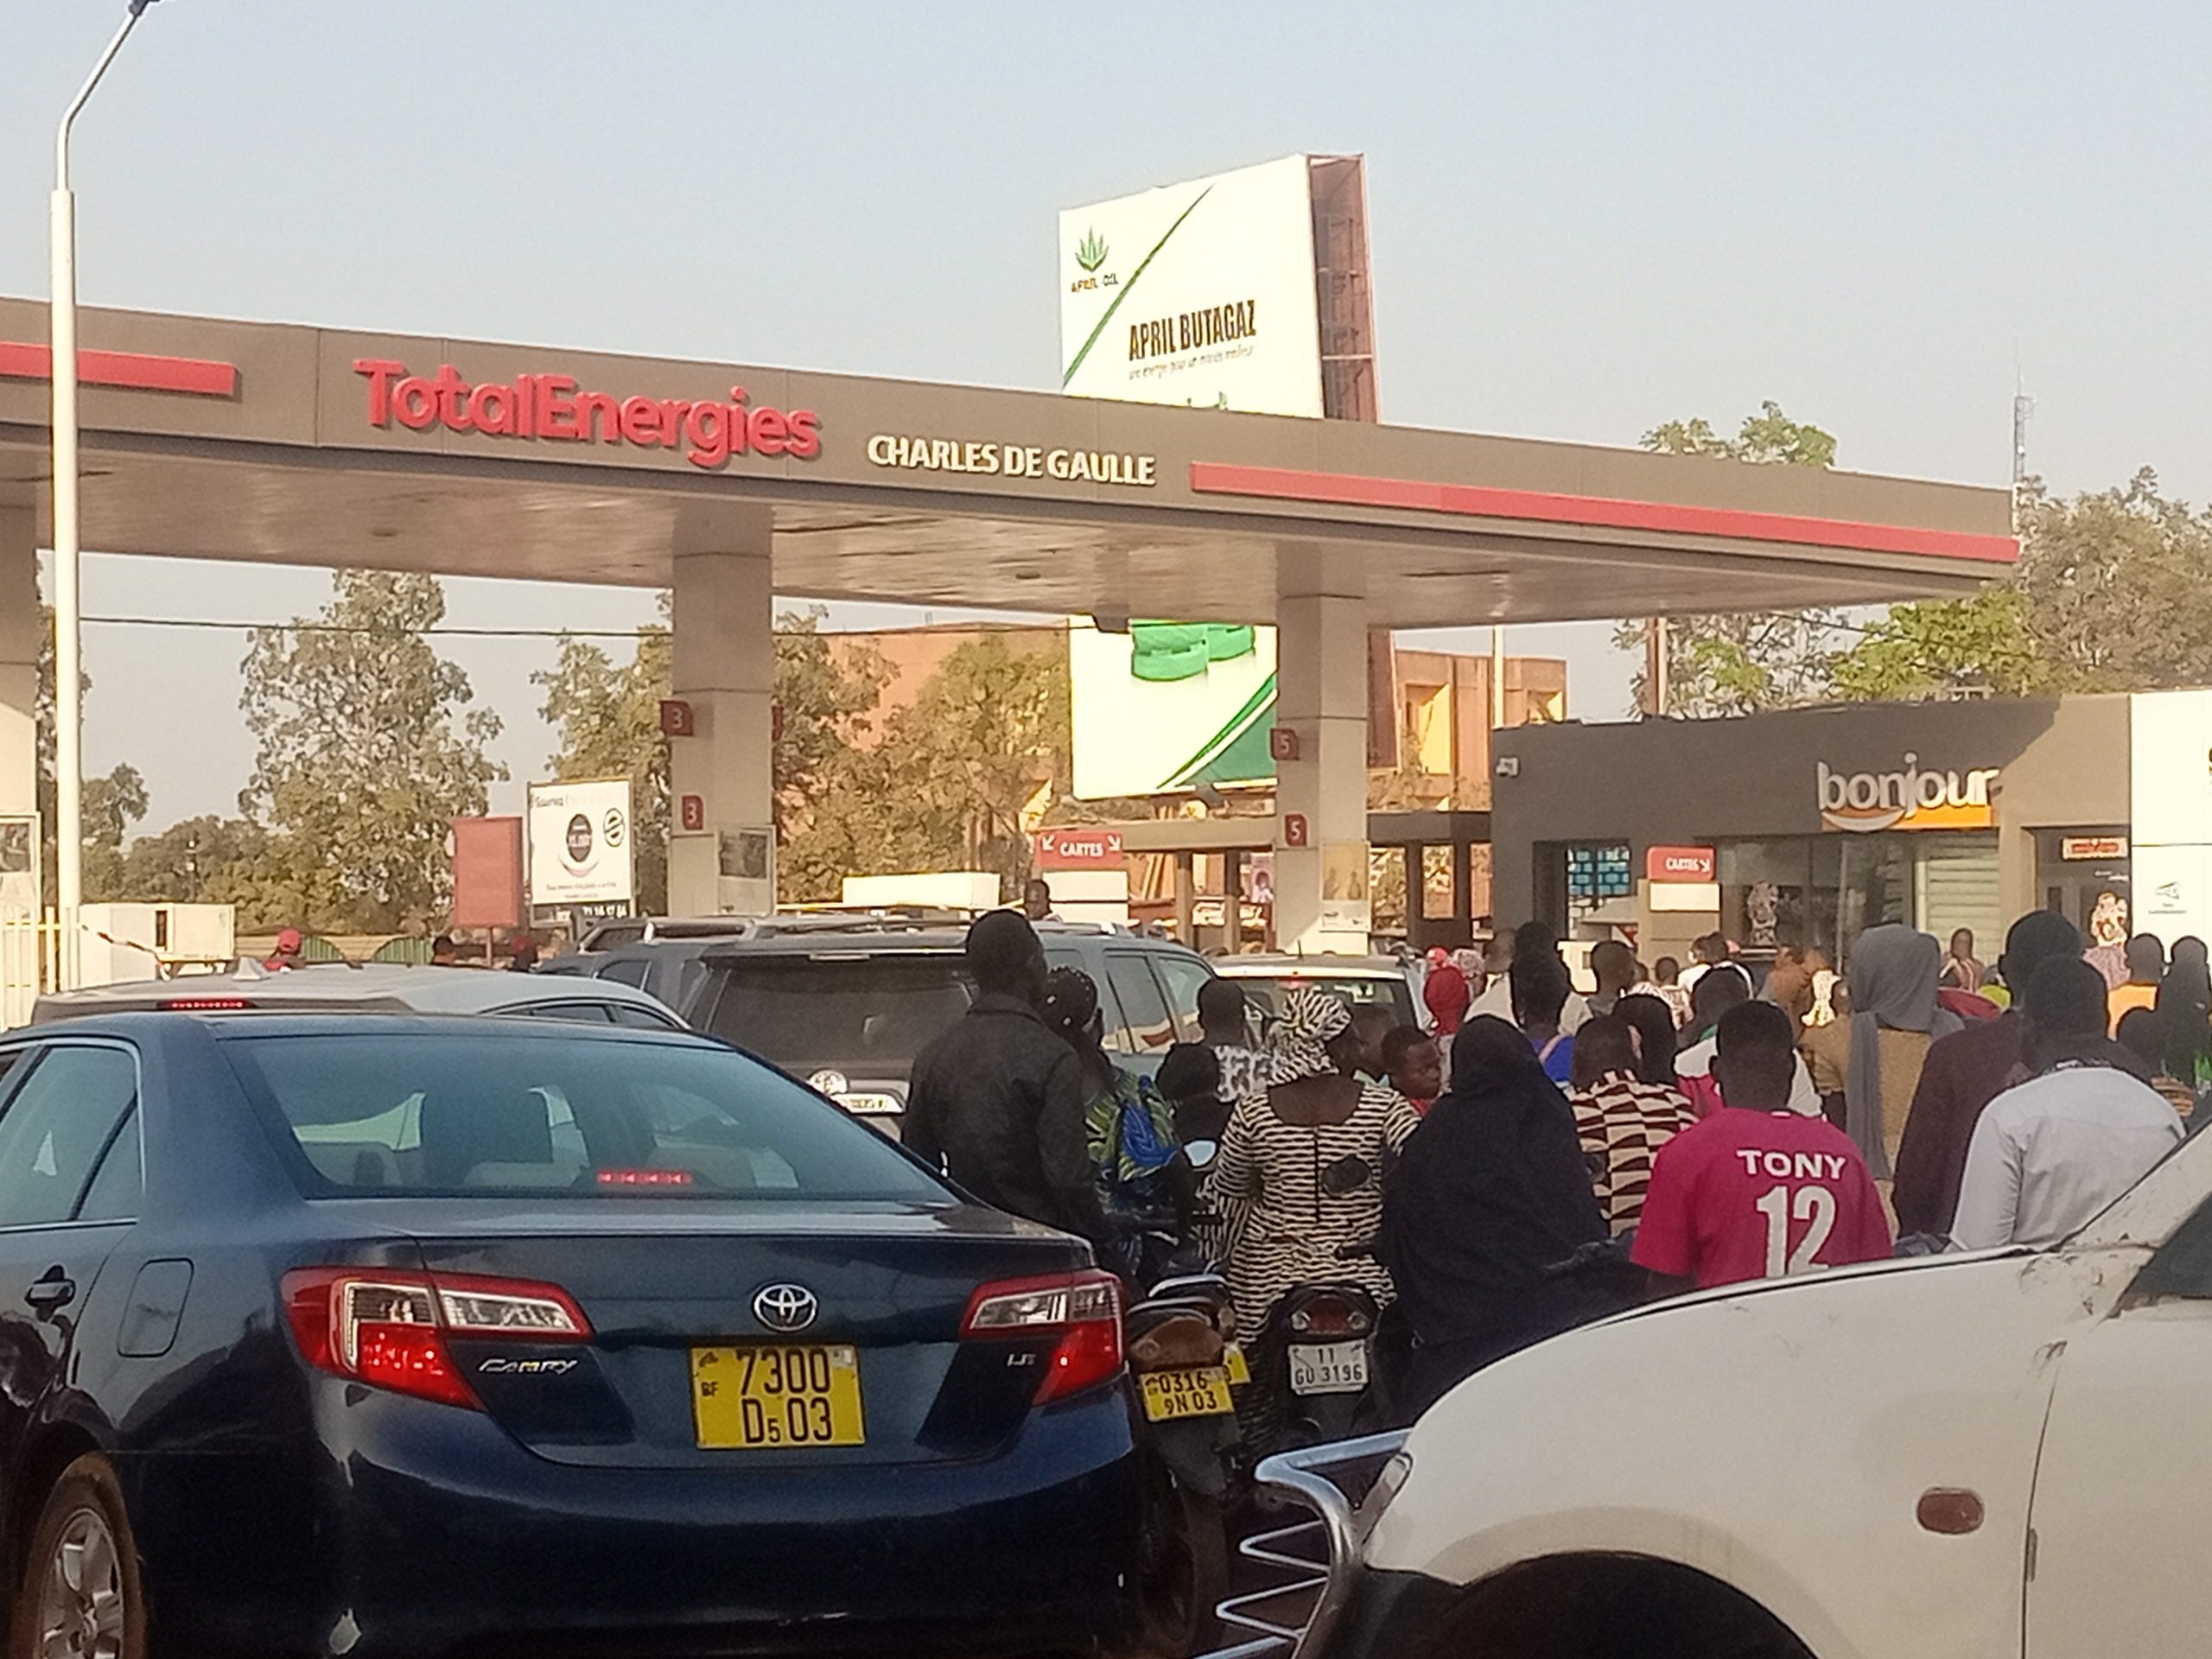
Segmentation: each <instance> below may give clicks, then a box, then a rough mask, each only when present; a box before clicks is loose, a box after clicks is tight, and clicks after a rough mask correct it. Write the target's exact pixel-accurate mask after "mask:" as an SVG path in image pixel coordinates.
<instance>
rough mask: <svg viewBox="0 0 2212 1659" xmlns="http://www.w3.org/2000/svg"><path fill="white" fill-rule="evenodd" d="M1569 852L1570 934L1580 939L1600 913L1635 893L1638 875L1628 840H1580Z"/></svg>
mask: <svg viewBox="0 0 2212 1659" xmlns="http://www.w3.org/2000/svg"><path fill="white" fill-rule="evenodd" d="M1565 851H1566V855H1567V938H1581V937H1582V930H1583V926H1584V925H1585V924H1586V923H1588V922H1590V921H1591V920H1592V918H1593V917H1594V916H1595V915H1596V913H1597V912H1599V911H1601V910H1603V909H1604V908H1605V906H1608V905H1611V904H1613V903H1615V902H1617V901H1618V900H1620V899H1627V898H1629V897H1630V896H1632V895H1633V894H1634V893H1635V892H1636V878H1635V875H1634V874H1633V865H1632V861H1631V860H1630V855H1629V847H1628V843H1627V842H1587V843H1580V844H1577V845H1573V846H1570V847H1568V848H1567V849H1565Z"/></svg>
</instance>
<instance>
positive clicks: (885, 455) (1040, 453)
mask: <svg viewBox="0 0 2212 1659" xmlns="http://www.w3.org/2000/svg"><path fill="white" fill-rule="evenodd" d="M868 461H870V462H871V463H872V464H873V465H874V466H877V467H898V468H900V469H902V470H904V471H906V472H912V473H973V474H977V475H979V476H982V477H989V478H1049V479H1052V480H1055V481H1057V482H1059V483H1063V484H1077V483H1088V484H1126V485H1128V486H1131V487H1132V488H1135V489H1145V490H1148V489H1150V488H1152V486H1154V484H1156V483H1158V482H1159V467H1160V463H1159V460H1158V457H1156V456H1153V455H1132V454H1119V453H1116V452H1115V451H1113V450H1109V449H1051V448H1046V447H1045V446H1043V445H1041V444H1034V443H1028V444H1025V443H982V442H976V441H974V440H972V439H965V438H931V437H909V436H907V435H905V434H902V433H896V432H879V433H877V434H876V435H874V437H872V438H870V439H869V440H868Z"/></svg>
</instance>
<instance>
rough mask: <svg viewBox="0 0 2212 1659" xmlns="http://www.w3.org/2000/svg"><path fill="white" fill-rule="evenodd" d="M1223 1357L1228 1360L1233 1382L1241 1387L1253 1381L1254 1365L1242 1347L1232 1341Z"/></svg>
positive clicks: (1230, 1378) (1230, 1376) (1230, 1377)
mask: <svg viewBox="0 0 2212 1659" xmlns="http://www.w3.org/2000/svg"><path fill="white" fill-rule="evenodd" d="M1222 1357H1223V1358H1224V1360H1226V1361H1227V1362H1228V1364H1229V1380H1230V1382H1231V1383H1235V1384H1236V1386H1237V1387H1238V1388H1240V1389H1241V1388H1243V1387H1244V1386H1245V1385H1246V1384H1247V1383H1250V1382H1251V1380H1252V1367H1251V1365H1250V1363H1249V1362H1248V1361H1247V1360H1246V1359H1245V1357H1244V1351H1243V1349H1242V1348H1240V1347H1238V1346H1237V1345H1236V1344H1235V1343H1233V1342H1232V1343H1230V1344H1229V1348H1228V1351H1227V1352H1225V1353H1224V1354H1223V1356H1222Z"/></svg>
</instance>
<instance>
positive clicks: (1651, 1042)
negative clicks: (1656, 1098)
mask: <svg viewBox="0 0 2212 1659" xmlns="http://www.w3.org/2000/svg"><path fill="white" fill-rule="evenodd" d="M1613 1013H1614V1014H1616V1015H1618V1017H1619V1018H1621V1019H1623V1020H1627V1021H1628V1023H1629V1025H1630V1027H1632V1028H1633V1029H1634V1031H1635V1032H1636V1039H1637V1057H1636V1074H1637V1076H1638V1077H1641V1078H1643V1081H1644V1082H1646V1083H1662V1084H1666V1085H1667V1087H1668V1088H1669V1089H1672V1088H1673V1087H1675V1011H1674V1010H1673V1009H1672V1008H1670V1007H1668V1006H1667V999H1666V998H1664V997H1662V996H1653V995H1650V993H1649V992H1648V991H1636V992H1632V993H1630V995H1627V996H1624V997H1623V998H1621V1000H1620V1001H1618V1002H1616V1003H1614V1004H1613Z"/></svg>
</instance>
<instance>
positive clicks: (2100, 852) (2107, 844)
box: [2058, 836, 2127, 864]
mask: <svg viewBox="0 0 2212 1659" xmlns="http://www.w3.org/2000/svg"><path fill="white" fill-rule="evenodd" d="M2058 855H2059V857H2061V858H2063V859H2064V860H2065V861H2067V862H2068V863H2069V864H2071V863H2080V862H2084V861H2099V862H2101V861H2104V860H2106V859H2111V858H2126V856H2127V837H2126V836H2061V837H2060V838H2059V842H2058Z"/></svg>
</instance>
